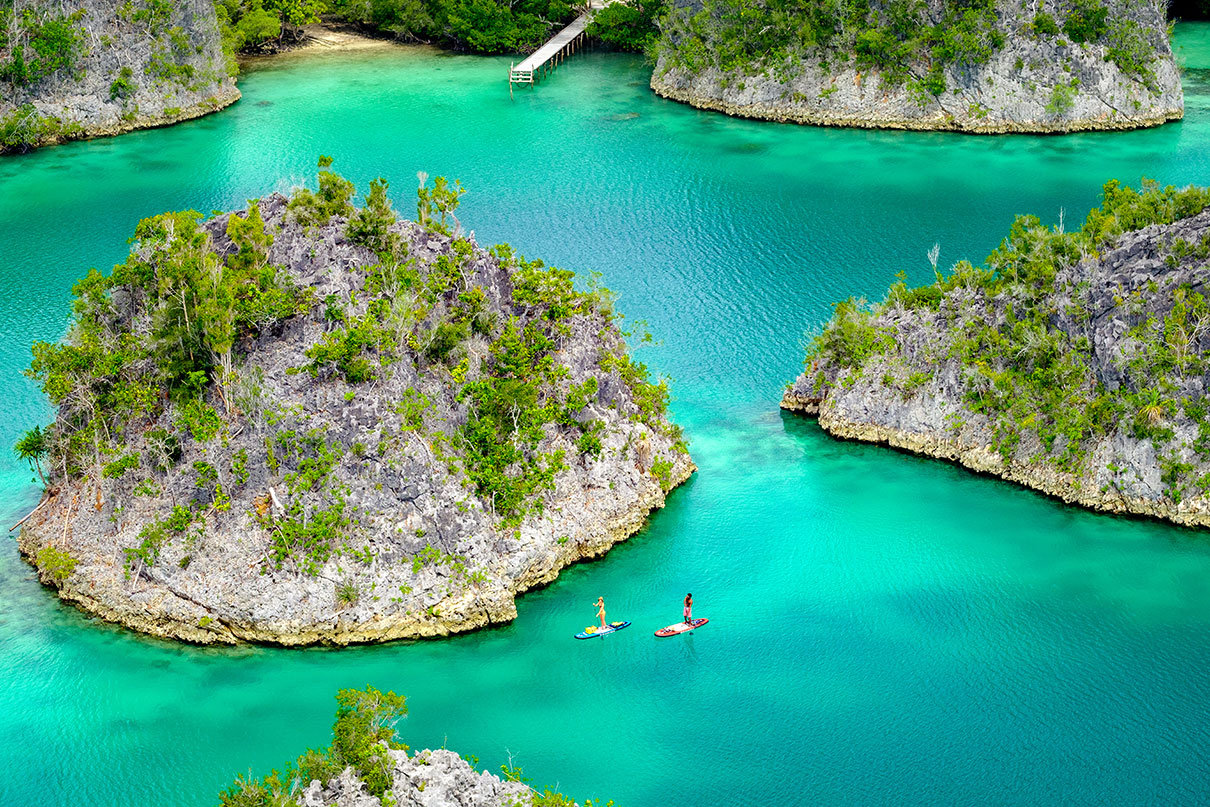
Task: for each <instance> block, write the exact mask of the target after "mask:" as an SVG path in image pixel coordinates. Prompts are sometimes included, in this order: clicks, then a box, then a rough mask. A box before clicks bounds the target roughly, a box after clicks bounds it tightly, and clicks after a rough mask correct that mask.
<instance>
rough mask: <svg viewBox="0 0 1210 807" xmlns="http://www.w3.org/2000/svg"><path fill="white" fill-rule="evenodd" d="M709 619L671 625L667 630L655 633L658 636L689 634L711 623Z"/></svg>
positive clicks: (662, 629)
mask: <svg viewBox="0 0 1210 807" xmlns="http://www.w3.org/2000/svg"><path fill="white" fill-rule="evenodd" d="M709 621H710V620H709V619H695V620H693V621H692V622H677V623H676V624H675V625H669V626H668V627H666V628H660V629H659V630H657V631H656V632H655V635H656V636H676V635H677V634H679V633H688V632H689V631H691V630H693V629H694V628H700V627H701V626H702V625H705V624H706V623H707V622H709Z"/></svg>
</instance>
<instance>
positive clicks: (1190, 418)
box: [782, 182, 1210, 526]
mask: <svg viewBox="0 0 1210 807" xmlns="http://www.w3.org/2000/svg"><path fill="white" fill-rule="evenodd" d="M1208 205H1210V190H1203V189H1198V188H1188V189H1185V190H1176V189H1174V188H1171V187H1168V188H1160V187H1158V186H1156V185H1154V184H1151V183H1148V184H1146V185H1145V187H1144V188H1143V189H1142V191H1141V192H1138V191H1134V190H1131V189H1128V188H1124V187H1122V186H1120V185H1119V184H1118V183H1116V182H1110V183H1109V184H1107V185H1106V186H1105V189H1104V200H1103V203H1102V204H1101V206H1100V207H1099V208H1097V209H1094V210H1093V211H1092V212H1091V213H1089V215H1088V218H1087V220H1086V221H1085V223H1084V225H1083V227H1082V228H1081V229H1079V230H1077V231H1075V232H1065V231H1064V230H1063V228H1062V226H1061V225H1060V226H1056V227H1053V228H1048V227H1045V226H1043V225H1042V224H1041V223H1040V221H1039V220H1038V219H1037V218H1036V217H1033V216H1022V217H1019V218H1018V219H1017V221H1016V222H1015V223H1014V224H1013V226H1012V229H1011V231H1010V233H1009V235H1008V237H1007V238H1006V239H1005V240H1004V241H1003V243H1002V244H1001V245H1000V246H999V248H997V249H996V251H995V252H993V253H992V255H991V256H990V257H989V258H988V259H987V263H986V266H984V267H976V266H973V265H971V264H970V263H969V262H961V263H959V264H957V265H956V266H955V267H954V270H953V271H952V273H950V274H949V275H947V276H944V277H943V276H941V275H940V274H938V276H937V282H936V283H934V284H932V285H929V286H924V287H922V288H915V289H912V288H908V287H907V285H906V284H905V283H904V282H903V281H902V280H900V281H899V282H898V283H896V284H895V285H894V286H892V287H891V289H890V292H889V293H888V295H887V297H886V300H885V301H884V302H882V303H881V304H879V305H875V306H870V305H867V304H865V303H863V302H862V301H859V300H848V301H846V302H843V303H840V304H839V305H837V306H836V311H835V314H834V316H833V317H832V319H831V320H830V321H829V322H828V323H827V325H826V326H825V327H824V329H823V331H822V333H820V334H819V335H818V336H817V337H816V338H815V340H814V341H813V343H812V345H811V347H810V349H809V352H808V355H807V370H806V372H804V373H803V374H802V375H800V376H799V377H798V379H797V380H796V381H795V382H794V383H793V384H792V385H791V386H790V387H789V388H788V389H787V391H786V393H785V395H784V397H783V399H782V406H783V407H784V408H786V409H789V410H792V411H797V412H802V413H804V414H807V415H813V416H817V417H818V418H819V425H820V426H821V427H822V428H823V429H824V430H825V431H827V432H828V433H830V434H832V435H834V436H836V437H840V438H847V439H855V440H865V441H868V442H875V443H885V444H888V445H891V446H895V447H898V448H902V449H905V450H908V451H912V452H916V453H919V454H925V455H928V456H932V457H938V458H942V459H947V460H952V461H955V462H957V463H960V464H962V465H964V466H966V467H968V468H971V469H974V470H976V471H981V472H985V473H989V474H993V475H996V476H1000V477H1003V478H1004V479H1008V480H1011V481H1014V482H1018V483H1020V484H1022V485H1026V486H1028V487H1031V488H1034V489H1036V490H1040V491H1043V492H1045V493H1048V494H1050V495H1053V496H1056V497H1058V498H1060V499H1062V500H1064V501H1066V502H1071V503H1075V504H1080V505H1083V506H1086V507H1090V508H1093V509H1096V510H1102V511H1107V512H1112V513H1131V514H1137V515H1144V516H1153V517H1157V518H1161V519H1167V520H1169V521H1173V522H1176V523H1178V524H1185V525H1190V526H1207V525H1210V399H1208V397H1207V391H1208V389H1210V386H1208V385H1210V302H1208V301H1207V297H1206V295H1207V283H1208V282H1210V210H1207V206H1208ZM931 256H932V257H933V259H934V262H935V258H936V252H933V253H931Z"/></svg>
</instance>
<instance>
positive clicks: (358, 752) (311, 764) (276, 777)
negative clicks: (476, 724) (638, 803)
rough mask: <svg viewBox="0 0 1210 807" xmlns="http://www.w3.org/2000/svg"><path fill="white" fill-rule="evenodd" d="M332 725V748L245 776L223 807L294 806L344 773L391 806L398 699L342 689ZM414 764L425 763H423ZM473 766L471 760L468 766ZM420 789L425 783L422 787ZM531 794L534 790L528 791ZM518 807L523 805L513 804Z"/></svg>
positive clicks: (513, 771)
mask: <svg viewBox="0 0 1210 807" xmlns="http://www.w3.org/2000/svg"><path fill="white" fill-rule="evenodd" d="M336 703H337V704H338V705H337V709H336V721H335V722H334V723H333V724H332V744H331V745H329V746H328V747H327V748H324V749H320V750H314V749H312V750H309V751H307V752H306V753H304V754H303V755H302V756H300V757H298V759H297V760H295V761H294V762H290V763H287V764H286V765H285V766H284V767H283V770H282V771H280V772H279V771H277V770H274V771H272V772H271V773H270V774H269V775H268V776H265V777H264V778H263V779H259V778H253V777H251V776H244V775H242V774H240V775H237V776H236V777H235V782H234V783H233V784H232V785H231V786H230V787H229V788H227V789H226V790H224V791H223V792H222V793H220V794H219V804H220V805H221V807H298V804H299V802H298V795H299V791H301V790H302V789H303V788H305V787H306V786H307V785H308V784H310V783H311V782H313V781H316V780H318V781H319V782H320V783H322V784H323V785H325V786H326V785H327V784H328V783H329V782H330V781H331V780H332V779H334V778H336V777H337V776H339V775H340V774H341V773H343V772H344V771H345V770H346V769H348V768H352V770H353V773H354V774H355V775H356V776H357V778H358V779H360V780H361V781H362V782H363V783H364V785H365V789H366V792H367V793H369V795H371V796H375V797H377V798H378V799H379V800H380V801H381V802H382V805H383V807H391V805H394V804H395V798H394V796H393V794H392V793H391V790H392V788H394V786H395V769H394V763H393V762H392V760H391V755H390V752H391V751H407V750H408V747H407V746H406V745H404V744H403V743H401V742H400V741H399V739H398V735H397V732H396V726H397V724H398V723H399V720H400V719H401V718H402V717H404V716H405V715H406V714H407V711H408V710H407V705H406V703H405V699H404V697H403V696H402V695H396V694H395V693H394V692H389V691H388V692H382V691H381V690H378V689H375V688H374V687H372V686H367V687H366V688H365V689H342V690H340V691H339V692H338V693H337V694H336ZM418 761H420V762H422V763H423V762H424V759H423V758H421V759H419V760H418ZM474 761H476V760H474V759H473V758H472V764H473V762H474ZM501 770H502V771H503V773H504V777H505V778H506V779H507V780H509V781H514V782H524V781H528V780H526V779H524V778H523V777H522V772H521V769H520V768H509V767H507V766H504V767H502V769H501ZM420 789H421V790H423V789H424V788H423V782H422V783H421V784H420ZM531 790H532V789H531ZM532 793H533V795H532V796H530V797H528V798H529V801H527V803H526V807H529V805H532V807H570V805H573V804H575V801H574V800H573V799H570V798H568V797H566V796H564V795H562V794H560V793H556V792H554V791H551V790H550V789H547V790H545V791H544V792H542V793H539V792H538V791H536V790H534V791H532ZM584 805H585V807H612V805H613V802H612V801H611V802H608V804H605V803H601V802H593V801H591V800H589V801H585V802H584ZM517 807H522V805H517Z"/></svg>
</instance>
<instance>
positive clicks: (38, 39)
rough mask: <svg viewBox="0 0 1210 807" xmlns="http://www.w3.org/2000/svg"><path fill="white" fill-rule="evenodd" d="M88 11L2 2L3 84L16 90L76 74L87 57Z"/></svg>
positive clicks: (0, 71)
mask: <svg viewBox="0 0 1210 807" xmlns="http://www.w3.org/2000/svg"><path fill="white" fill-rule="evenodd" d="M83 18H84V11H83V10H80V11H75V12H73V13H71V14H67V13H65V12H64V11H63V10H62V9H61V8H53V9H52V8H43V7H41V6H38V5H33V6H23V8H21V10H20V11H19V12H18V11H17V10H15V9H14V1H13V0H0V81H6V82H8V83H9V84H11V85H13V86H14V87H25V86H29V85H33V84H37V83H38V82H40V81H42V80H43V79H46V78H50V77H52V76H56V75H65V74H72V73H74V72H75V71H76V70H77V69H78V67H79V62H80V58H81V57H82V56H83V55H84V48H85V33H86V32H85V31H84V28H83V26H82V25H81V24H80V23H81V20H83Z"/></svg>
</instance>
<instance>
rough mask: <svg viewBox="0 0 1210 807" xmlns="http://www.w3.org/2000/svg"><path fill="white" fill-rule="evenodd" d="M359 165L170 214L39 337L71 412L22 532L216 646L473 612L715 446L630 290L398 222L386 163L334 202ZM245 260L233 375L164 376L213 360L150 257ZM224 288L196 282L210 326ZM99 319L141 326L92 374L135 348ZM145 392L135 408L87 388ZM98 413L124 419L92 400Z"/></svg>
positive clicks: (64, 566) (492, 609)
mask: <svg viewBox="0 0 1210 807" xmlns="http://www.w3.org/2000/svg"><path fill="white" fill-rule="evenodd" d="M344 182H345V181H344V180H343V179H341V178H339V177H338V176H336V175H334V174H332V173H331V172H326V171H325V172H322V174H321V180H320V184H321V189H326V190H321V193H320V195H319V196H318V197H317V196H316V195H315V194H312V192H310V191H306V190H303V191H300V192H299V193H298V194H296V195H295V197H294V198H293V200H288V199H287V198H285V197H282V196H280V195H274V196H272V197H268V198H266V199H265V200H262V201H261V202H260V203H259V204H258V205H257V206H256V207H255V208H253V209H251V210H250V211H249V212H246V213H243V214H233V215H223V216H220V217H217V218H215V219H211V220H210V221H207V222H204V223H200V224H191V223H190V221H191V220H189V219H187V218H186V217H187V214H165V216H163V217H157V218H155V219H148V220H145V221H144V223H143V224H141V225H140V231H139V236H140V240H139V242H138V244H137V246H136V248H135V250H134V252H133V253H132V256H131V259H130V260H129V261H128V262H127V264H125V265H123V266H119V267H118V268H117V269H115V276H120V278H121V280H120V281H111V280H103V279H100V277H99V276H98V275H94V276H93V278H90V281H91V282H95V283H98V284H100V285H101V287H102V288H104V291H103V292H99V293H88V292H82V293H84V294H85V295H86V300H87V303H86V304H83V303H81V304H78V310H80V311H83V312H84V313H83V314H82V316H81V319H80V321H79V322H78V323H77V326H76V329H75V330H74V331H73V336H72V337H71V338H70V339H69V341H68V342H67V343H66V344H64V345H59V346H50V345H42V346H36V347H35V365H34V367H35V369H34V370H33V371H32V374H34V375H36V376H38V377H40V378H41V379H42V380H43V382H44V388H45V389H47V390H48V392H49V393H50V394H51V395H52V399H53V400H56V402H57V403H58V404H59V407H60V410H59V419H58V421H57V422H56V424H54V425H53V426H52V427H51V428H50V429H49V430H48V431H47V432H45V433H43V434H46V435H48V439H49V441H50V444H51V446H52V447H51V448H50V449H48V450H47V452H46V462H47V465H48V467H49V469H50V480H49V487H48V490H49V493H48V494H47V496H46V497H45V498H44V500H43V502H42V503H41V504H40V505H39V508H38V509H37V510H36V511H35V512H34V513H33V514H32V515H31V516H30V517H29V518H28V519H27V520H26V522H25V523H24V524H23V526H22V529H21V532H20V535H19V537H18V545H19V547H20V550H21V552H22V554H23V555H24V556H25V557H26V558H27V559H28V560H29V561H30V562H31V563H33V564H34V565H35V566H36V567H38V569H39V573H40V578H41V580H42V581H43V582H44V583H45V584H47V585H50V586H53V587H54V588H55V589H56V590H57V592H58V595H59V596H60V597H61V598H62V599H63V600H64V601H67V602H71V603H73V604H75V605H77V606H78V607H80V608H81V609H82V610H84V611H87V612H89V613H92V614H95V615H97V616H99V617H101V618H103V619H105V620H107V621H110V622H114V623H117V624H121V625H124V626H126V627H129V628H131V629H133V630H137V631H139V632H142V633H147V634H151V635H154V636H159V637H164V638H172V639H180V640H184V641H189V642H196V643H202V644H210V643H219V644H231V643H237V642H259V643H273V644H280V645H307V644H317V643H322V644H334V645H345V644H353V643H363V642H375V641H386V640H393V639H412V638H422V637H431V636H444V635H448V634H451V633H457V632H464V631H469V630H474V629H477V628H481V627H485V626H488V625H493V624H501V623H504V622H508V621H510V620H512V619H513V618H515V617H516V614H517V611H516V605H515V602H514V600H515V597H516V596H517V595H519V594H521V593H522V592H524V591H526V590H529V589H532V588H534V587H536V586H541V585H544V584H546V583H549V582H550V581H552V580H554V579H555V578H556V577H557V576H558V574H559V571H560V570H561V569H562V568H564V567H566V566H568V565H570V564H572V563H575V562H577V561H580V560H584V559H588V558H593V557H597V556H600V555H602V554H604V553H605V552H606V551H607V550H608V549H609V548H610V547H611V546H613V545H614V544H615V543H617V542H619V541H622V540H625V539H626V538H628V537H629V536H630V535H632V534H634V533H635V532H637V531H638V530H639V529H641V528H642V526H643V524H644V523H645V521H646V518H647V516H648V515H649V514H650V513H651V511H653V510H655V509H658V508H660V507H662V506H663V505H664V503H665V499H666V496H667V495H668V493H669V492H670V491H671V490H673V489H674V488H675V487H676V486H678V485H680V484H681V483H683V482H684V481H685V480H686V479H688V477H689V476H690V475H691V474H692V473H693V471H694V470H696V468H695V466H694V464H693V462H692V460H691V459H690V458H689V455H688V453H687V451H686V450H685V447H684V442H683V440H682V438H681V436H680V432H679V429H676V427H674V426H673V425H672V424H670V423H669V422H668V421H667V419H666V418H665V416H664V414H663V408H664V406H665V403H666V400H667V392H666V388H665V387H664V386H663V384H662V383H661V384H652V383H650V382H649V381H647V380H646V370H645V368H643V367H642V366H641V365H637V364H635V363H633V362H632V361H631V360H630V358H629V356H628V353H627V349H626V345H625V342H624V341H623V339H622V336H621V334H620V333H619V332H618V330H617V328H616V326H615V325H614V324H613V321H612V312H611V310H610V308H609V301H608V300H609V298H608V295H607V293H605V292H603V291H601V290H595V291H591V292H578V291H575V290H574V289H573V287H572V285H571V275H570V273H564V272H561V271H560V270H549V269H546V268H545V267H543V266H542V265H541V264H540V263H538V262H529V261H525V260H524V259H521V258H519V257H516V256H513V255H512V254H511V251H510V250H509V249H508V248H507V247H506V246H503V247H496V248H493V251H492V252H491V253H489V252H487V251H486V250H483V249H481V248H479V247H478V246H477V245H475V244H474V242H473V240H471V238H468V237H465V236H463V235H461V233H460V228H457V227H455V228H454V229H453V230H452V231H449V230H448V229H446V228H444V226H443V225H441V224H437V222H436V220H435V219H434V220H432V221H430V223H429V224H427V225H418V224H416V223H412V222H402V221H397V220H395V217H394V213H393V212H392V211H390V209H389V203H388V202H386V197H385V193H384V192H382V191H384V188H380V189H379V191H374V192H372V193H371V197H372V198H373V199H374V200H375V201H373V202H370V203H368V207H367V208H365V209H363V210H361V211H355V210H353V209H352V208H351V207H349V208H347V209H345V210H342V211H341V212H340V213H336V214H334V215H331V216H330V217H326V216H328V214H330V213H332V211H333V209H334V208H331V207H326V208H323V210H322V215H319V217H318V218H313V217H314V216H315V215H316V211H315V209H314V208H312V207H310V205H319V206H321V207H323V206H324V205H330V204H331V200H330V199H327V201H321V200H324V199H326V198H327V197H325V193H333V191H332V188H333V187H336V188H340V189H341V190H338V191H335V192H334V193H336V194H337V195H341V194H348V195H351V194H352V186H351V185H348V184H347V183H345V184H343V185H342V184H341V183H344ZM430 190H431V189H430ZM380 192H382V193H381V195H378V194H379V193H380ZM300 199H301V200H302V201H303V204H302V205H300V204H299V200H300ZM346 204H347V202H346ZM445 204H446V205H447V211H448V209H450V208H448V204H449V200H448V199H447V200H446V202H445ZM454 206H456V201H455V202H454ZM337 207H339V205H337ZM370 208H373V210H370ZM367 211H369V212H367ZM433 215H434V216H435V215H436V214H435V213H434V214H433ZM262 217H263V218H262ZM441 218H442V221H444V220H445V215H442V217H441ZM371 219H372V220H373V224H372V226H371V225H370V224H367V222H370V221H371ZM258 220H259V221H260V222H263V228H264V229H263V232H262V231H261V230H260V229H259V228H260V226H261V225H260V224H259V223H258ZM193 227H197V228H198V229H197V230H196V231H194V230H193V229H191V228H193ZM243 227H250V228H252V234H251V235H249V234H248V233H246V232H244V231H243V229H242V228H243ZM363 227H370V228H371V229H374V234H373V235H372V236H368V235H366V232H365V229H359V228H363ZM367 243H371V244H373V246H374V248H373V249H372V248H370V247H368V246H366V244H367ZM257 250H263V251H262V252H260V253H259V254H258V253H257ZM249 261H250V262H251V263H250V264H248V263H247V262H249ZM223 262H225V264H226V266H225V268H223V266H222V263H223ZM245 265H251V266H252V272H253V274H251V275H248V276H246V279H239V280H237V281H235V284H234V289H235V292H234V293H235V295H236V299H237V301H238V302H237V304H236V307H235V309H234V312H233V313H228V314H225V315H221V316H219V317H218V318H217V321H218V322H220V323H223V322H226V323H230V319H229V317H231V316H234V317H235V320H236V323H237V327H236V330H237V331H238V332H239V333H240V334H241V335H240V336H239V337H238V338H237V344H236V345H235V346H234V350H233V351H232V357H231V359H228V360H226V361H223V360H221V358H220V360H219V362H218V364H217V365H216V366H215V367H214V368H213V369H211V370H209V371H205V372H206V373H208V374H210V375H211V376H212V377H213V378H222V379H224V383H222V384H219V383H216V382H215V381H211V382H210V383H209V384H207V385H206V386H204V387H198V386H197V384H198V383H200V382H201V381H202V380H203V378H204V376H203V375H202V374H199V373H198V372H193V373H192V375H189V374H187V375H186V382H187V386H184V387H181V386H178V387H177V388H176V390H175V391H172V390H164V391H162V392H153V391H152V390H154V389H156V388H157V387H159V385H161V384H163V383H164V380H163V379H164V376H163V375H162V373H163V372H164V371H165V370H164V368H171V367H174V366H175V365H174V364H172V363H170V362H179V361H181V360H184V359H187V357H186V356H182V355H176V357H175V358H172V357H171V356H169V357H168V358H167V359H166V358H165V357H164V356H163V355H162V354H163V351H164V350H168V351H169V353H170V354H171V353H173V352H174V351H175V350H176V348H175V346H173V345H171V344H168V343H166V342H165V340H164V338H163V337H155V336H154V332H155V331H156V329H157V328H159V329H162V328H164V327H166V326H165V321H166V319H168V318H171V317H174V316H176V317H179V316H180V313H181V311H180V306H181V304H180V303H179V299H178V298H176V297H171V296H170V297H159V298H158V299H157V295H158V292H157V291H156V288H155V286H145V287H141V286H140V284H141V283H143V282H146V281H145V280H143V278H147V279H150V278H152V277H153V276H159V277H160V278H161V281H160V282H161V283H162V282H165V281H164V280H163V278H164V277H165V276H166V273H171V272H173V271H176V270H177V267H180V266H188V267H198V266H202V267H206V269H205V271H204V272H202V273H201V274H200V275H199V276H198V277H197V280H196V281H194V282H201V283H210V282H213V281H212V280H208V279H207V278H214V277H215V276H216V274H215V273H222V272H227V273H236V272H239V271H244V270H241V269H240V267H243V266H245ZM384 267H388V268H384ZM241 277H243V276H241ZM258 278H259V279H258ZM265 278H270V280H268V281H266V280H265ZM132 279H133V282H131V281H132ZM256 283H268V285H266V286H265V287H264V288H259V289H258V288H254V284H256ZM189 293H190V292H189V291H188V289H182V288H179V287H178V288H177V291H176V292H174V294H176V295H183V297H181V298H180V299H184V297H187V296H188V294H189ZM207 294H209V292H207ZM223 294H224V293H223V292H220V293H219V294H218V299H223ZM207 305H208V303H206V301H205V298H199V307H198V308H196V309H191V308H190V306H189V305H184V310H185V313H186V314H188V313H189V312H190V311H191V310H192V311H193V312H194V313H193V316H194V318H195V319H194V320H193V321H192V324H189V325H188V327H189V328H193V329H194V331H195V332H196V329H197V321H198V320H199V319H201V318H204V317H207V316H213V313H212V312H211V311H210V309H208V308H206V306H207ZM244 305H247V306H248V308H247V309H245V308H244V307H243V306H244ZM80 306H82V307H80ZM266 307H272V308H273V311H272V312H271V313H269V314H266ZM283 307H285V310H283ZM245 311H247V312H248V313H246V314H245ZM220 313H221V312H220ZM242 316H250V317H252V318H253V319H252V320H250V321H249V322H245V323H244V324H239V323H240V322H241V317H242ZM187 321H188V320H187V318H186V319H184V320H181V324H184V323H185V322H187ZM149 330H150V331H151V332H152V334H151V335H150V336H143V334H147V332H148V331H149ZM172 332H173V333H177V331H172ZM165 333H167V331H165ZM94 340H95V341H96V342H99V343H109V344H114V345H117V344H121V345H123V349H127V348H126V346H128V345H130V344H132V340H133V341H134V342H137V343H138V344H137V346H136V347H134V348H131V349H127V353H128V354H129V356H130V362H129V363H127V364H124V365H122V366H121V368H120V369H115V368H112V367H111V368H109V371H110V372H111V373H112V374H110V375H95V376H88V377H84V378H81V377H80V373H79V370H78V368H79V367H80V366H81V365H82V364H84V365H88V364H97V363H106V362H107V361H109V360H110V356H109V355H105V356H102V355H96V356H93V357H92V358H82V357H81V354H80V351H83V350H85V349H86V348H87V346H88V345H90V344H93V343H94ZM166 344H167V347H166ZM112 352H113V349H112V348H111V349H109V350H107V351H105V353H106V354H111V353H112ZM119 352H120V351H119ZM211 353H214V351H213V350H212V351H211ZM122 355H123V356H124V355H126V354H122ZM151 362H159V364H158V365H155V366H153V365H152V364H151ZM222 366H229V367H230V368H231V369H230V370H221V367H222ZM60 367H62V368H64V372H66V375H59V374H58V372H59V371H58V369H54V368H60ZM48 368H51V369H48ZM73 368H74V369H73ZM86 375H87V374H86ZM124 385H128V386H124ZM147 385H150V386H147ZM115 387H121V389H122V390H124V391H122V392H121V393H120V397H103V396H107V395H110V394H111V393H112V392H113V390H114V389H115ZM131 395H134V396H135V397H136V398H138V402H137V403H136V404H134V405H132V408H131V410H130V411H129V412H126V410H122V411H121V412H114V413H107V412H105V411H104V409H105V406H104V405H98V406H97V407H95V408H89V409H87V410H81V409H79V408H78V406H77V403H76V402H78V401H97V400H102V401H105V402H107V404H106V405H108V406H110V407H114V408H115V409H117V408H120V407H125V406H127V405H128V404H129V401H130V400H131V398H130V396H131ZM56 396H57V397H56ZM89 407H92V404H89ZM97 410H101V412H102V415H104V422H102V421H99V420H96V419H92V420H88V418H89V417H93V415H92V414H91V413H92V412H94V411H97ZM85 421H87V422H85ZM102 432H104V433H105V434H107V435H108V437H107V438H106V439H107V440H108V441H109V442H108V443H107V444H100V443H97V444H96V445H94V442H95V441H94V437H95V438H96V439H100V435H101V433H102ZM73 435H74V437H73ZM82 435H88V437H87V438H86V439H81V436H82ZM64 469H66V470H64Z"/></svg>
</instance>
